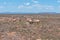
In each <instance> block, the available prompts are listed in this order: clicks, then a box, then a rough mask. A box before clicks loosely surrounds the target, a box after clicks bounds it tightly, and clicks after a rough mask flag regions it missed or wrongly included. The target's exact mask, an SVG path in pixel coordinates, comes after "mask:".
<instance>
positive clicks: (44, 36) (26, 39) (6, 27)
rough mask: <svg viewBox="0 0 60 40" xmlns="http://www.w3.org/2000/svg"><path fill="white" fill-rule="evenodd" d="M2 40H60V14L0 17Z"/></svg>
mask: <svg viewBox="0 0 60 40" xmlns="http://www.w3.org/2000/svg"><path fill="white" fill-rule="evenodd" d="M0 40H60V14H39V15H38V14H35V15H34V14H32V15H31V14H30V15H27V14H26V15H22V14H21V15H17V14H16V15H13V14H12V15H7V14H5V15H0Z"/></svg>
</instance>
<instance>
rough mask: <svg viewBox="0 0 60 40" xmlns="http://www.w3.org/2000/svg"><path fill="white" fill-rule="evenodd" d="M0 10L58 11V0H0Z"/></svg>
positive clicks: (24, 11) (59, 5)
mask: <svg viewBox="0 0 60 40" xmlns="http://www.w3.org/2000/svg"><path fill="white" fill-rule="evenodd" d="M0 12H20V13H39V12H57V13H60V0H0Z"/></svg>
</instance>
